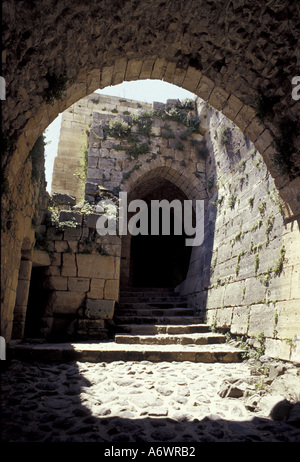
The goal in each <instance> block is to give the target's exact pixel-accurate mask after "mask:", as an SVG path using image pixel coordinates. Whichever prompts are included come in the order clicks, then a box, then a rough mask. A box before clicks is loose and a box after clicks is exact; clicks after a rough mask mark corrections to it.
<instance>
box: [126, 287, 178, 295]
mask: <svg viewBox="0 0 300 462" xmlns="http://www.w3.org/2000/svg"><path fill="white" fill-rule="evenodd" d="M123 292H135V293H136V292H157V293H161V292H170V293H172V294H173V293H176V292H174V289H173V288H172V287H122V288H121V293H123Z"/></svg>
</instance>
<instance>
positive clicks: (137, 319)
mask: <svg viewBox="0 0 300 462" xmlns="http://www.w3.org/2000/svg"><path fill="white" fill-rule="evenodd" d="M114 321H115V324H117V325H118V324H200V323H201V321H202V320H201V319H200V318H199V317H197V316H115V317H114Z"/></svg>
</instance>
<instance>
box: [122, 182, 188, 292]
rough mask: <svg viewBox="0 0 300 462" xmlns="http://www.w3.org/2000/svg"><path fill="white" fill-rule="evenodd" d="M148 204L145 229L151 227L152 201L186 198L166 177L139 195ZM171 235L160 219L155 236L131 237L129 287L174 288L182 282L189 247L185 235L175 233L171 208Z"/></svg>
mask: <svg viewBox="0 0 300 462" xmlns="http://www.w3.org/2000/svg"><path fill="white" fill-rule="evenodd" d="M142 199H143V200H144V201H145V202H146V203H147V205H148V229H149V230H150V229H151V228H150V227H151V201H152V200H159V201H161V200H163V199H167V200H168V201H169V202H171V201H173V200H174V199H176V200H179V201H180V202H181V204H182V210H183V200H186V199H187V197H186V196H185V194H183V193H182V191H181V190H180V189H179V188H178V187H177V186H175V185H174V184H172V183H170V182H169V181H167V180H163V181H162V183H161V185H160V186H159V187H157V188H156V189H155V190H154V191H152V192H151V193H149V194H147V196H145V197H143V198H142ZM170 218H171V219H170V234H169V235H163V234H162V220H160V228H159V234H158V235H151V233H150V232H149V235H147V236H145V235H140V234H139V235H137V236H132V238H131V251H130V270H131V271H130V272H131V277H130V279H131V285H132V287H169V288H174V287H176V286H177V285H179V284H180V283H181V282H183V281H184V279H185V278H186V275H187V271H188V268H189V262H190V256H191V249H192V248H191V247H189V246H186V245H185V244H186V243H185V239H186V238H187V237H188V236H186V235H185V234H184V229H183V226H182V231H183V232H182V234H181V235H176V234H175V233H174V213H173V210H172V208H171V209H170Z"/></svg>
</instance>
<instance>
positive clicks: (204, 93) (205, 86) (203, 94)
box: [196, 75, 215, 101]
mask: <svg viewBox="0 0 300 462" xmlns="http://www.w3.org/2000/svg"><path fill="white" fill-rule="evenodd" d="M214 85H215V84H214V82H213V81H212V80H211V79H209V78H208V77H206V76H205V75H202V77H201V80H200V83H199V86H198V88H197V91H196V93H197V95H198V96H199V97H200V98H201V99H203V100H204V101H208V99H209V97H210V94H211V92H212V90H213V88H214Z"/></svg>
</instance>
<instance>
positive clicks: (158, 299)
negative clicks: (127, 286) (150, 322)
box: [119, 294, 187, 303]
mask: <svg viewBox="0 0 300 462" xmlns="http://www.w3.org/2000/svg"><path fill="white" fill-rule="evenodd" d="M186 301H187V300H186V297H178V296H167V297H164V296H162V295H161V294H160V296H155V297H149V296H148V295H143V296H142V295H135V296H126V297H124V296H123V295H120V298H119V303H141V302H142V303H153V302H154V303H164V302H165V303H179V302H184V303H186Z"/></svg>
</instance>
